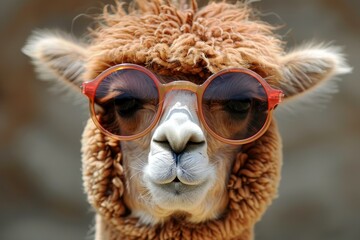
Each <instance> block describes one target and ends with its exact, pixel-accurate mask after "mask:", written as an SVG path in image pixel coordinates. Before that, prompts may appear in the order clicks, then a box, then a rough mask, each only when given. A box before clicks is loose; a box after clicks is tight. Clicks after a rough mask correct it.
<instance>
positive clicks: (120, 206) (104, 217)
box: [82, 121, 282, 240]
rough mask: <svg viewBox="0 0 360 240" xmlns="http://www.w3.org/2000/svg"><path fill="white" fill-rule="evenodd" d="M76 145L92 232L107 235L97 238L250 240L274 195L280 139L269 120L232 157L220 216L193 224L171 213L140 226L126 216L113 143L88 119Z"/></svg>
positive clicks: (122, 178)
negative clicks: (94, 224) (92, 211)
mask: <svg viewBox="0 0 360 240" xmlns="http://www.w3.org/2000/svg"><path fill="white" fill-rule="evenodd" d="M82 146H83V148H82V152H83V180H84V186H85V190H86V192H87V194H88V200H89V202H90V203H91V204H92V205H93V206H94V207H95V209H97V213H98V216H97V227H98V229H97V231H98V233H97V234H99V236H103V235H108V237H107V238H99V239H109V240H120V239H195V240H196V239H199V240H200V239H244V240H245V239H252V236H253V233H252V232H253V227H254V224H255V223H256V222H257V221H258V220H259V219H260V217H261V215H262V214H263V212H264V211H265V209H266V208H267V206H268V205H269V204H270V203H271V201H272V199H273V198H274V197H275V196H276V193H277V187H278V184H279V180H280V169H281V159H282V156H281V140H280V137H279V135H278V130H277V127H276V125H275V123H272V125H271V127H270V128H269V130H268V131H267V132H266V133H265V135H263V136H262V137H261V139H260V140H258V141H256V142H254V143H251V144H247V145H244V146H243V147H242V149H241V152H239V153H238V155H237V156H236V159H235V162H234V165H233V167H232V171H231V174H230V177H229V182H228V184H227V189H228V193H229V203H228V208H227V210H226V212H225V213H224V214H223V216H222V217H220V218H219V219H215V220H211V221H207V222H204V223H199V224H193V223H189V222H187V221H183V219H182V218H180V219H178V218H172V219H171V220H169V221H167V222H165V223H163V224H158V225H155V226H146V225H140V224H138V219H136V218H130V217H129V216H128V214H129V210H128V209H127V206H126V205H125V204H124V201H123V198H122V197H123V194H124V191H125V186H126V184H127V183H126V182H127V181H129V178H128V176H125V175H124V169H123V167H122V159H121V151H120V149H119V147H118V144H117V142H116V141H114V140H112V139H110V138H108V137H105V136H104V135H103V134H102V133H101V132H100V131H99V130H98V129H97V128H96V127H95V125H94V124H93V123H92V122H91V121H89V122H88V124H87V127H86V128H85V131H84V134H83V140H82Z"/></svg>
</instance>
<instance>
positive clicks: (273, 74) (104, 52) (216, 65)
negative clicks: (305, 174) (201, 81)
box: [87, 0, 283, 84]
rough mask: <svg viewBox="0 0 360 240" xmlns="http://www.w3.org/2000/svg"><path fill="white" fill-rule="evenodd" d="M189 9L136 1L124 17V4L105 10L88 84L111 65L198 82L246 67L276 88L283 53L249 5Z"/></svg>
mask: <svg viewBox="0 0 360 240" xmlns="http://www.w3.org/2000/svg"><path fill="white" fill-rule="evenodd" d="M191 3H192V4H191V6H190V7H189V6H188V5H187V4H186V3H184V2H183V1H180V2H179V3H177V4H175V3H171V2H169V1H162V0H157V1H151V2H150V1H147V0H137V1H136V3H135V4H134V5H132V6H131V7H130V8H129V10H128V11H125V10H124V7H123V4H122V3H117V4H116V6H108V7H106V8H105V9H104V13H103V15H102V16H101V17H100V18H101V21H100V22H101V24H99V26H98V27H97V29H95V30H94V31H93V32H92V43H91V47H90V62H89V65H88V69H89V70H91V71H90V72H89V75H90V76H87V77H88V79H91V78H93V77H95V76H96V75H97V74H99V73H100V72H101V71H103V70H104V69H106V68H107V67H108V66H109V65H113V64H117V63H125V62H131V63H136V64H140V65H144V66H146V67H148V68H150V69H153V70H154V71H156V72H158V73H160V74H174V73H176V74H179V73H181V74H192V75H194V74H195V75H198V76H200V77H206V76H208V75H209V74H211V73H214V72H217V71H219V70H221V69H223V68H228V67H245V68H249V69H252V70H255V71H257V72H258V73H259V74H260V75H262V76H263V77H266V78H267V80H268V81H270V82H271V83H273V84H276V82H277V79H279V76H280V70H279V64H278V62H279V60H278V57H279V56H280V55H282V54H283V49H282V42H281V40H279V38H277V36H276V35H275V34H274V33H273V30H274V27H273V26H271V25H269V24H267V23H264V22H262V21H260V20H258V19H257V18H256V14H254V11H253V9H252V8H251V7H250V6H249V4H248V3H237V4H235V5H234V4H228V3H225V2H221V3H211V4H209V5H207V6H205V7H204V8H202V9H199V10H198V8H197V5H196V2H195V1H191Z"/></svg>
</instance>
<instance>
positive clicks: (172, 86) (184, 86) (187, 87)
mask: <svg viewBox="0 0 360 240" xmlns="http://www.w3.org/2000/svg"><path fill="white" fill-rule="evenodd" d="M164 87H165V92H169V91H173V90H184V91H190V92H193V93H197V92H198V90H199V87H200V86H198V85H196V84H195V83H192V82H189V81H174V82H171V83H168V84H165V85H164Z"/></svg>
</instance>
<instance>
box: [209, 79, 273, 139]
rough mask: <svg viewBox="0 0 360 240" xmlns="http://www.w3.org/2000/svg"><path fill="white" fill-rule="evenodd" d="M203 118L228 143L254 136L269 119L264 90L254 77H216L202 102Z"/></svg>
mask: <svg viewBox="0 0 360 240" xmlns="http://www.w3.org/2000/svg"><path fill="white" fill-rule="evenodd" d="M202 108H203V115H204V119H205V121H206V123H207V125H208V126H209V128H210V129H211V130H212V131H213V132H215V133H216V134H217V135H219V136H221V137H223V138H226V139H229V140H244V139H247V138H250V137H252V136H254V135H255V134H256V133H258V132H259V131H260V130H261V128H262V127H263V126H264V124H265V122H266V119H267V116H268V99H267V94H266V91H265V89H264V87H263V86H262V85H261V83H260V82H259V81H258V80H257V79H256V78H255V77H253V76H251V75H249V74H246V73H241V72H229V73H224V74H222V75H219V76H217V77H215V78H214V79H213V80H212V81H211V82H210V83H209V85H208V86H207V87H206V89H205V92H204V94H203V99H202Z"/></svg>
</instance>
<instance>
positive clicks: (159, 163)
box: [23, 0, 351, 224]
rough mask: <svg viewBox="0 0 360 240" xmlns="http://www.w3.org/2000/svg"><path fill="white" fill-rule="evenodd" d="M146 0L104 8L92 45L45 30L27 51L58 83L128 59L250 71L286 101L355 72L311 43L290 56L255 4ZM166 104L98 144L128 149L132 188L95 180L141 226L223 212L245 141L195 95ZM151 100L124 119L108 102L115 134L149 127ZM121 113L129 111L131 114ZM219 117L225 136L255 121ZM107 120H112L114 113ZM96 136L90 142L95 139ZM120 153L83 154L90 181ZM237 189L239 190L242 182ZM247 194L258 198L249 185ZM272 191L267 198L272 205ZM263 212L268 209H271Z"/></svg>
mask: <svg viewBox="0 0 360 240" xmlns="http://www.w3.org/2000/svg"><path fill="white" fill-rule="evenodd" d="M138 2H139V6H138V9H134V10H130V11H131V12H130V13H129V14H127V13H126V11H124V10H123V9H122V7H121V6H122V5H121V4H118V6H117V7H113V8H111V11H108V9H107V8H106V9H105V11H104V14H103V16H102V18H99V19H102V20H101V23H100V24H99V26H98V27H97V28H96V29H94V30H93V31H92V35H91V38H92V39H91V41H90V42H88V44H85V43H79V41H76V40H74V39H73V38H72V37H69V36H66V35H65V34H59V33H49V32H38V33H35V34H34V35H33V36H32V37H31V38H30V39H29V42H28V44H27V45H26V46H25V48H24V49H23V50H24V52H25V53H26V54H27V55H28V56H30V57H31V58H32V60H33V63H34V64H35V66H36V68H37V71H38V72H39V73H40V77H41V78H44V79H46V80H48V79H56V80H60V82H61V83H62V84H63V85H64V86H68V87H72V88H73V89H76V91H77V92H78V93H79V92H80V88H79V86H80V85H81V83H83V82H84V81H88V80H91V79H94V78H96V76H98V75H99V74H100V73H101V72H103V71H104V70H105V69H108V68H109V67H111V66H114V65H117V64H120V63H134V64H139V65H142V66H146V67H149V68H151V70H152V71H154V73H155V74H159V75H167V76H173V75H181V76H183V75H186V76H192V78H195V79H196V78H197V77H200V78H204V77H206V76H209V75H211V74H214V73H217V72H219V71H221V70H222V69H226V68H231V67H235V68H248V69H250V70H252V71H254V72H256V73H258V74H259V75H260V76H261V77H262V78H264V79H265V80H266V81H267V82H268V83H269V84H270V85H271V86H273V87H276V88H278V89H281V90H282V91H283V92H284V93H285V102H286V101H287V100H288V99H292V98H301V97H302V96H305V98H304V99H308V96H309V95H306V94H305V93H308V92H311V93H315V94H312V95H311V96H312V97H316V93H324V88H323V87H324V86H327V85H325V84H324V83H327V82H330V81H328V80H330V79H332V78H333V77H334V76H337V75H340V74H345V73H348V72H350V71H351V69H350V68H349V66H348V65H347V64H346V61H345V59H344V57H343V55H342V54H341V51H340V50H339V49H338V48H334V47H329V46H324V45H307V46H304V47H301V48H298V49H295V50H293V51H291V52H290V53H286V52H285V50H284V49H283V43H282V42H281V40H280V39H279V38H278V37H277V35H276V34H274V33H273V30H274V28H273V27H272V26H270V25H269V24H266V23H264V22H262V21H259V20H258V19H257V18H256V17H255V15H256V14H254V13H253V11H252V9H251V7H250V5H249V4H248V3H238V4H236V5H232V4H227V3H225V2H222V3H212V4H208V5H207V6H205V7H204V8H202V9H198V8H197V7H196V4H195V1H192V3H193V5H192V8H191V9H190V8H188V7H187V5H186V4H184V3H182V2H183V1H180V3H179V5H181V6H180V7H178V6H176V5H173V4H172V3H171V2H169V1H164V2H163V1H142V0H139V1H138ZM119 88H121V86H116V85H112V84H110V85H109V86H107V89H112V90H111V91H110V92H111V93H110V95H109V94H103V95H102V96H101V97H100V98H99V99H100V100H99V102H98V104H100V105H101V103H102V102H103V103H106V102H107V99H108V98H109V97H110V98H113V97H114V96H113V95H111V94H115V95H116V94H119V91H118V89H119ZM144 89H145V88H144ZM330 90H332V89H330ZM325 92H326V87H325ZM105 93H106V92H105ZM107 93H109V92H107ZM163 100H164V109H163V110H164V111H163V114H162V115H161V118H160V120H159V122H157V125H156V126H155V128H153V130H152V131H151V132H147V135H145V136H142V137H141V138H138V139H132V141H117V142H115V140H114V141H112V142H111V146H110V145H109V146H104V145H105V144H104V143H102V144H99V146H100V147H104V148H105V147H108V148H109V149H110V148H114V149H117V151H120V146H121V152H122V163H123V165H124V166H123V169H124V172H125V174H124V179H122V180H123V182H124V183H125V191H123V190H124V189H123V187H122V186H123V185H122V183H121V184H119V181H121V180H120V179H119V178H118V177H117V176H116V178H114V179H116V180H114V179H113V180H114V181H112V180H109V179H108V182H107V185H110V186H111V187H112V191H105V190H104V189H106V187H108V186H106V187H105V185H101V186H96V188H97V189H96V190H98V189H100V190H104V195H106V196H109V194H111V193H112V194H114V193H115V194H114V196H115V195H116V193H120V192H121V193H123V194H117V196H115V197H114V199H115V200H116V199H118V198H119V195H121V196H120V198H122V199H123V200H124V202H125V203H126V206H127V207H128V208H129V210H130V212H131V216H134V217H138V218H139V219H140V222H142V223H148V224H155V223H158V222H162V221H165V220H166V219H167V218H169V217H171V216H179V215H180V216H181V217H184V216H185V217H186V219H187V220H188V221H191V222H202V221H205V220H207V219H214V218H216V217H219V216H220V215H221V214H222V213H223V212H225V209H226V208H227V203H228V194H227V189H226V186H227V183H228V181H227V180H228V178H229V175H230V169H231V166H232V164H233V161H234V159H235V156H236V154H237V153H238V152H239V151H240V150H241V147H234V146H232V145H229V144H225V143H223V142H219V141H218V140H216V139H214V137H212V135H209V134H208V133H207V132H206V131H205V129H204V126H203V124H202V123H201V122H200V121H199V117H198V115H197V110H198V108H199V106H197V101H196V96H195V94H194V93H192V92H188V91H182V90H176V91H170V92H168V93H167V94H166V95H165V97H164V99H163ZM311 101H312V100H311ZM311 101H309V102H311ZM148 103H149V104H147V105H143V108H142V110H141V111H139V112H138V113H136V114H135V115H134V116H135V118H132V119H129V118H126V117H125V116H123V117H118V116H117V115H115V112H116V111H115V110H116V109H115V108H107V109H106V110H107V111H108V112H106V111H105V112H104V111H103V112H102V116H103V117H105V118H108V120H109V119H110V120H111V121H109V124H111V126H112V127H114V128H115V129H114V132H116V131H117V130H119V131H120V132H121V133H123V134H125V135H127V133H128V132H129V133H134V132H135V133H136V132H141V131H142V130H144V128H145V127H146V126H147V125H148V124H147V122H148V121H150V120H149V117H147V116H151V115H153V112H154V111H156V110H155V109H154V107H155V108H156V106H157V105H156V104H153V103H151V101H149V102H148ZM131 104H132V103H131V102H130V105H129V106H132V105H131ZM100 109H101V108H100ZM103 110H104V109H103ZM111 111H112V112H111ZM121 114H125V115H126V112H123V113H121ZM210 114H211V111H210ZM100 115H101V114H100ZM216 116H217V117H216V118H214V119H213V120H214V121H212V122H211V124H214V126H213V127H212V128H214V129H215V128H216V131H219V132H221V133H222V134H223V135H225V136H226V135H229V134H231V133H232V132H233V130H229V129H231V127H233V129H234V131H236V130H237V128H245V127H243V126H242V124H244V125H246V124H247V119H244V121H243V123H242V124H237V125H232V124H228V123H227V122H226V121H227V119H228V118H227V116H226V115H221V114H218V115H216ZM219 119H223V120H219ZM102 120H104V121H105V122H106V119H102ZM211 124H208V125H211ZM227 125H229V126H230V127H229V126H227ZM224 126H227V128H226V129H227V130H228V131H229V132H228V133H226V131H225V130H226V129H225V130H224ZM210 127H211V126H210ZM90 134H93V135H96V136H88V135H86V134H84V136H85V135H86V137H84V138H88V139H90V140H89V141H90V142H91V141H93V142H96V140H98V139H97V138H99V139H101V140H104V139H105V140H106V137H105V135H103V134H102V133H101V131H97V132H95V131H90ZM91 137H94V139H91ZM88 139H86V140H84V141H83V144H90V142H88V141H87V140H88ZM268 139H272V138H271V137H269V138H268ZM274 139H277V138H274ZM93 142H92V143H93ZM260 144H261V138H260ZM115 145H116V146H115ZM99 146H96V147H99ZM83 148H84V149H85V148H86V146H85V147H84V146H83ZM93 148H94V149H97V148H95V147H93ZM93 148H92V147H89V149H87V150H88V151H89V152H88V153H87V154H84V155H83V157H84V158H87V157H88V158H90V159H91V160H94V159H95V157H96V156H102V157H104V156H103V155H105V154H104V153H105V150H104V151H100V152H91V151H95V150H94V149H93ZM109 149H108V150H109ZM113 155H116V154H112V153H109V154H108V155H106V156H105V157H107V161H106V164H105V163H104V162H102V161H98V160H97V159H95V162H96V163H95V164H94V165H91V164H89V161H87V160H88V159H83V163H84V169H85V168H86V169H87V170H89V171H93V175H91V174H90V175H86V176H84V179H87V180H88V178H91V177H94V178H95V179H91V180H89V181H95V182H96V181H97V180H98V179H97V177H99V176H98V174H97V173H98V172H100V173H103V171H104V169H103V165H102V164H105V167H109V166H111V164H115V165H116V166H117V167H116V168H117V169H118V170H119V169H120V170H121V172H123V170H122V167H121V166H118V165H120V163H119V162H116V161H119V160H118V159H111V158H112V157H113ZM116 156H120V154H118V153H117V155H116ZM279 161H281V160H280V159H279ZM236 163H237V162H236ZM87 164H89V165H87ZM99 165H100V166H101V167H99ZM97 167H98V168H97ZM107 173H108V172H107ZM105 177H109V178H110V177H113V176H109V175H106V176H105ZM239 178H241V176H239ZM264 178H265V179H264V182H265V183H266V182H274V181H275V182H276V181H278V179H279V178H278V176H275V177H271V176H264ZM266 178H268V179H266ZM114 182H115V183H114ZM112 184H113V185H112ZM246 184H251V182H250V183H246ZM275 185H276V184H275ZM275 185H273V186H275ZM120 186H121V187H120ZM276 186H277V185H276ZM238 187H239V188H241V182H239V184H238ZM86 191H87V193H88V194H89V200H90V202H91V203H92V204H93V205H94V207H95V208H98V209H100V210H101V209H103V208H106V207H108V208H111V209H108V210H109V211H108V212H106V214H104V215H106V216H105V217H107V218H109V216H112V217H114V218H116V217H118V216H120V215H116V214H115V215H112V213H113V212H118V211H119V209H120V208H121V207H120V206H119V205H116V206H113V205H111V204H110V203H109V202H108V201H107V199H106V197H105V198H101V199H100V200H99V201H93V200H94V199H95V198H96V197H97V196H98V195H96V191H94V189H92V188H91V187H88V188H86ZM239 191H241V192H244V193H249V194H250V192H249V189H242V188H241V189H239ZM94 192H95V193H94ZM273 192H275V191H273ZM92 194H93V195H92ZM254 194H255V195H256V193H254ZM94 195H96V196H94ZM273 197H274V196H273V195H271V196H267V198H268V199H267V201H268V202H270V200H271V199H272V198H273ZM112 200H113V199H112ZM121 201H122V200H121ZM99 202H100V203H99ZM113 202H114V201H113ZM113 202H112V203H113ZM115 202H116V201H115ZM114 204H116V203H114ZM259 211H260V212H261V213H262V212H263V211H264V208H263V207H261V209H259ZM99 212H100V214H101V213H104V211H103V212H101V211H99Z"/></svg>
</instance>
